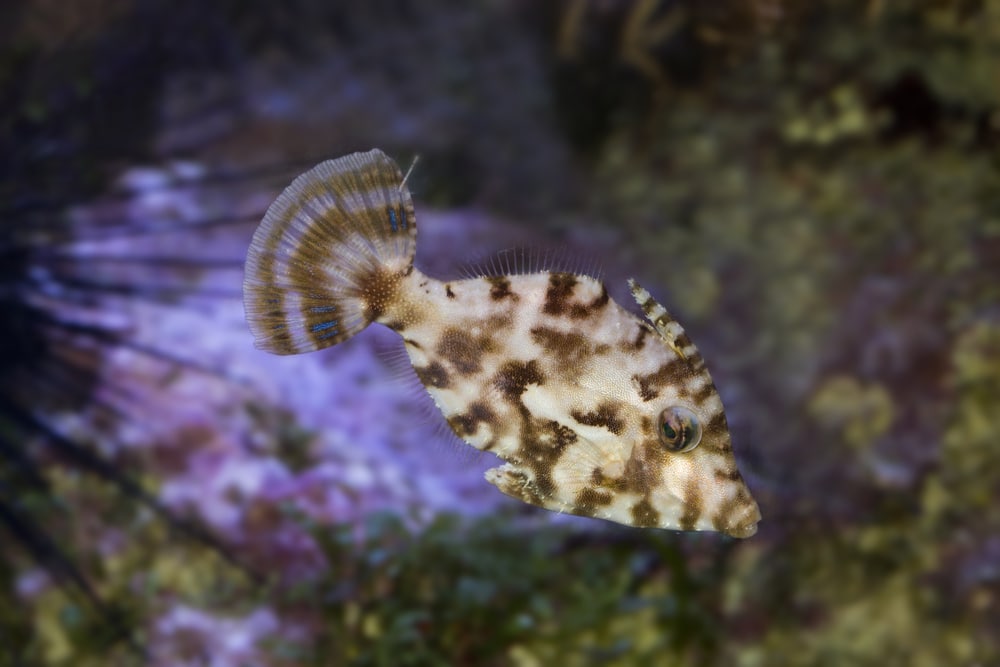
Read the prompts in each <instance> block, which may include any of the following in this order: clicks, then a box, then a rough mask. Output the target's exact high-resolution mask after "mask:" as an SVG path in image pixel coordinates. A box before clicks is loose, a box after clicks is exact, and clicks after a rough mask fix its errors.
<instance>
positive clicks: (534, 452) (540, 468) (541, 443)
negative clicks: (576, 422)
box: [517, 407, 577, 497]
mask: <svg viewBox="0 0 1000 667" xmlns="http://www.w3.org/2000/svg"><path fill="white" fill-rule="evenodd" d="M521 418H522V422H521V447H520V448H519V449H518V456H517V458H518V461H517V462H518V463H521V464H523V465H524V466H526V467H528V468H530V469H531V471H532V472H533V473H534V475H535V484H536V486H537V487H538V491H539V493H541V494H542V496H543V497H549V496H551V495H552V494H553V493H554V492H555V489H556V487H555V483H554V482H553V480H552V470H553V468H554V467H555V465H556V463H557V462H558V461H559V458H560V457H561V456H562V455H563V453H564V452H565V451H566V448H567V447H569V446H570V445H572V444H573V443H574V442H576V440H577V435H576V433H575V432H574V431H573V430H572V429H569V428H567V427H565V426H563V425H562V424H560V423H559V422H557V421H552V420H544V419H536V418H535V417H532V416H531V413H529V412H528V410H527V409H525V408H523V407H522V409H521Z"/></svg>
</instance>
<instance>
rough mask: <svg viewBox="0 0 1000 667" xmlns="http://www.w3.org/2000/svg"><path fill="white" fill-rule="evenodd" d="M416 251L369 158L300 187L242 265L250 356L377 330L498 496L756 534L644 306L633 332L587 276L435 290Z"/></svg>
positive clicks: (676, 358)
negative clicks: (472, 453) (395, 345)
mask: <svg viewBox="0 0 1000 667" xmlns="http://www.w3.org/2000/svg"><path fill="white" fill-rule="evenodd" d="M415 242H416V217H415V213H414V209H413V205H412V201H411V199H410V195H409V192H408V190H407V189H406V187H405V183H404V179H403V177H402V174H401V173H400V171H399V169H398V167H397V166H396V164H395V163H394V162H393V161H392V160H391V159H390V158H388V157H387V156H386V155H385V154H384V153H382V152H381V151H378V150H373V151H370V152H368V153H356V154H352V155H349V156H346V157H343V158H339V159H337V160H330V161H327V162H324V163H321V164H320V165H318V166H317V167H315V168H314V169H312V170H310V171H309V172H306V173H305V174H303V175H302V176H300V177H299V178H297V179H296V180H295V181H294V182H293V183H292V184H291V185H290V186H289V187H288V188H287V189H286V190H285V191H284V192H283V193H282V194H281V195H280V196H279V197H278V199H277V200H276V201H275V203H274V204H272V206H271V208H269V210H268V212H267V214H266V215H265V217H264V220H263V221H262V223H261V225H260V226H259V227H258V229H257V231H256V233H255V234H254V238H253V241H252V243H251V247H250V250H249V252H248V257H247V265H246V276H245V282H244V295H245V305H246V312H247V320H248V323H249V325H250V328H251V330H252V331H253V333H254V335H255V338H256V342H257V345H258V347H261V348H262V349H265V350H268V351H271V352H274V353H278V354H294V353H301V352H308V351H311V350H316V349H321V348H324V347H328V346H330V345H333V344H336V343H337V342H341V341H343V340H346V339H348V338H350V337H351V336H352V335H354V334H355V333H357V332H358V331H360V330H362V329H363V328H364V327H365V326H367V325H368V324H369V323H371V322H378V323H380V324H383V325H385V326H387V327H389V328H391V329H393V330H394V331H396V332H397V333H398V334H399V335H400V336H401V337H402V339H403V342H404V344H405V348H406V351H407V353H408V355H409V358H410V361H411V362H412V364H413V367H414V369H415V371H416V374H417V376H418V378H419V379H420V381H421V382H422V383H423V385H424V386H425V387H426V389H427V391H428V392H429V393H430V395H431V396H432V397H433V399H434V401H435V403H436V405H437V407H438V408H439V409H440V411H441V413H442V415H443V416H444V418H445V419H446V420H447V422H448V425H449V426H450V427H451V429H452V430H453V431H454V432H455V433H456V434H457V435H458V436H459V437H460V438H461V439H463V440H464V441H465V442H467V443H468V444H469V445H471V446H473V447H475V448H477V449H480V450H483V451H489V452H491V453H493V454H495V455H496V456H498V457H500V458H501V459H502V460H503V461H504V462H505V463H504V464H503V465H501V466H499V467H497V468H493V469H491V470H489V471H487V473H486V479H487V481H489V482H490V483H492V484H494V485H495V486H496V487H497V488H498V489H499V490H500V491H502V492H504V493H506V494H507V495H510V496H513V497H514V498H518V499H520V500H522V501H524V502H526V503H530V504H532V505H537V506H539V507H543V508H545V509H549V510H554V511H557V512H567V513H572V514H579V515H584V516H590V517H595V518H600V519H607V520H611V521H616V522H618V523H622V524H626V525H633V526H642V527H658V528H669V529H678V530H716V531H721V532H723V533H726V534H728V535H731V536H734V537H748V536H750V535H753V534H754V533H755V532H756V529H757V522H758V521H759V519H760V512H759V510H758V508H757V504H756V502H755V501H754V500H753V498H752V496H751V494H750V491H749V490H748V488H747V486H746V484H745V483H744V481H743V479H742V476H741V475H740V472H739V470H738V468H737V466H736V461H735V458H734V456H733V453H732V447H731V438H730V434H729V429H728V426H727V423H726V417H725V412H724V409H723V405H722V401H721V399H720V398H719V395H718V392H717V391H716V389H715V385H714V384H713V382H712V380H711V377H710V375H709V373H708V371H707V369H706V368H705V364H704V361H703V359H702V357H701V355H700V353H699V352H698V350H697V348H696V347H695V346H694V344H693V343H692V342H691V341H690V339H689V338H688V337H687V335H686V334H685V333H684V331H683V329H682V328H681V326H680V324H678V323H677V322H676V320H674V319H673V318H672V317H671V316H670V315H669V313H668V312H667V311H666V309H665V308H663V306H661V305H660V304H659V303H658V302H656V301H655V299H653V297H652V296H651V295H650V294H649V292H647V291H646V290H645V289H644V288H642V287H640V286H639V285H638V284H636V283H635V282H634V281H630V283H629V286H630V290H631V293H632V296H633V297H634V298H635V300H636V302H637V304H638V306H639V308H640V309H641V310H642V312H643V313H644V315H645V317H646V319H645V320H643V319H640V318H639V317H637V316H636V315H634V314H633V313H631V312H630V311H628V310H626V309H625V308H623V307H622V306H620V305H619V304H618V303H616V302H615V301H614V300H613V299H611V298H610V297H609V295H608V291H607V289H606V287H605V286H604V285H603V284H602V283H601V282H600V281H598V280H596V279H594V278H592V277H589V276H586V275H579V274H573V273H568V272H559V271H541V272H537V273H526V274H514V275H487V276H480V277H475V278H468V279H464V280H455V281H441V280H437V279H435V278H432V277H430V276H427V275H425V274H423V273H422V272H421V271H420V270H419V269H417V268H416V267H415V266H414V265H413V255H414V248H415Z"/></svg>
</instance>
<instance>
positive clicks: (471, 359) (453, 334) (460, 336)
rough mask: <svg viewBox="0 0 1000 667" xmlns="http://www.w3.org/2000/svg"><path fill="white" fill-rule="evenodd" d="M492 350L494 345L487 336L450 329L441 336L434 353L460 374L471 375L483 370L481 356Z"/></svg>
mask: <svg viewBox="0 0 1000 667" xmlns="http://www.w3.org/2000/svg"><path fill="white" fill-rule="evenodd" d="M494 349H496V343H495V341H493V340H492V338H491V337H490V336H489V335H482V336H478V337H477V336H473V335H472V334H471V333H469V332H468V331H467V330H465V329H461V328H458V327H451V328H448V329H445V330H444V333H442V334H441V340H439V341H438V344H437V348H436V352H437V353H438V355H439V356H441V357H442V358H444V359H446V360H448V362H449V363H451V365H452V366H454V368H455V370H456V371H458V372H459V373H460V374H462V375H473V374H475V373H478V372H480V371H481V370H482V369H483V365H482V357H483V354H484V353H487V352H490V351H491V350H494Z"/></svg>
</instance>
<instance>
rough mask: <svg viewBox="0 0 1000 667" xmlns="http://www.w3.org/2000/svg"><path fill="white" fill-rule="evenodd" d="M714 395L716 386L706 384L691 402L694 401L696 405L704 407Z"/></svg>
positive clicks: (709, 383)
mask: <svg viewBox="0 0 1000 667" xmlns="http://www.w3.org/2000/svg"><path fill="white" fill-rule="evenodd" d="M714 393H715V385H714V384H712V383H711V382H706V383H705V385H704V386H703V387H702V388H701V389H699V390H698V391H696V392H695V393H694V394H693V395H692V396H691V400H692V401H694V403H695V405H702V404H703V403H704V402H705V401H707V400H708V399H709V398H711V397H712V395H713V394H714Z"/></svg>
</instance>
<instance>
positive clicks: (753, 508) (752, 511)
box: [722, 501, 761, 539]
mask: <svg viewBox="0 0 1000 667" xmlns="http://www.w3.org/2000/svg"><path fill="white" fill-rule="evenodd" d="M760 519H761V516H760V508H759V507H757V503H755V502H753V501H751V503H750V505H748V506H747V507H746V509H745V510H744V511H743V512H742V513H740V514H738V515H736V516H735V517H733V520H732V521H730V522H729V523H728V524H726V526H725V528H723V529H722V533H723V534H725V535H729V536H730V537H738V538H740V539H744V538H747V537H753V536H754V535H756V534H757V522H759V521H760Z"/></svg>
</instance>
